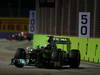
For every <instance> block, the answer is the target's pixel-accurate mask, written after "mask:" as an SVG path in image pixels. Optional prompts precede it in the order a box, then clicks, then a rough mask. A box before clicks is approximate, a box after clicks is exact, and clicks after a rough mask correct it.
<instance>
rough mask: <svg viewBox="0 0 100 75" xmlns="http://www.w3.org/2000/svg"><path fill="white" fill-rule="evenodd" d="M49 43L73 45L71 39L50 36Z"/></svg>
mask: <svg viewBox="0 0 100 75" xmlns="http://www.w3.org/2000/svg"><path fill="white" fill-rule="evenodd" d="M48 41H49V42H53V43H55V44H71V41H70V39H69V38H62V37H54V36H49V40H48Z"/></svg>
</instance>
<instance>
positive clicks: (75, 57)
mask: <svg viewBox="0 0 100 75" xmlns="http://www.w3.org/2000/svg"><path fill="white" fill-rule="evenodd" d="M69 65H70V67H71V68H78V67H79V65H80V51H79V50H76V49H73V50H70V52H69Z"/></svg>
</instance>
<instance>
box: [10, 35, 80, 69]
mask: <svg viewBox="0 0 100 75" xmlns="http://www.w3.org/2000/svg"><path fill="white" fill-rule="evenodd" d="M57 44H61V45H66V48H67V50H66V51H64V50H62V49H59V48H57ZM70 49H71V41H70V39H69V38H60V37H54V36H49V39H48V44H47V46H45V47H41V48H37V49H30V50H28V51H27V50H25V49H23V48H18V49H17V51H16V54H15V56H14V57H13V58H12V60H11V63H12V64H13V65H15V66H16V67H19V68H22V67H24V66H25V65H32V64H33V65H35V66H37V67H46V68H53V67H55V68H58V67H62V66H66V65H69V66H70V67H71V68H78V67H79V65H80V51H79V50H77V49H71V50H70Z"/></svg>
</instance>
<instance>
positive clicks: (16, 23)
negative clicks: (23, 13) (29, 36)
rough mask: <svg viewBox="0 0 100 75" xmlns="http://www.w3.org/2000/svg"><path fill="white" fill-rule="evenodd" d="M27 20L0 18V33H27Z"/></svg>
mask: <svg viewBox="0 0 100 75" xmlns="http://www.w3.org/2000/svg"><path fill="white" fill-rule="evenodd" d="M28 24H29V21H28V18H0V32H24V31H25V32H27V31H28Z"/></svg>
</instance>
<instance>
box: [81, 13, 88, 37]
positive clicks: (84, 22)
mask: <svg viewBox="0 0 100 75" xmlns="http://www.w3.org/2000/svg"><path fill="white" fill-rule="evenodd" d="M79 37H90V12H79Z"/></svg>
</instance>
